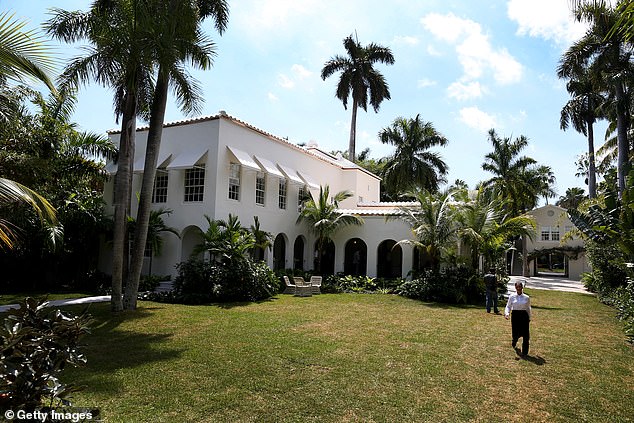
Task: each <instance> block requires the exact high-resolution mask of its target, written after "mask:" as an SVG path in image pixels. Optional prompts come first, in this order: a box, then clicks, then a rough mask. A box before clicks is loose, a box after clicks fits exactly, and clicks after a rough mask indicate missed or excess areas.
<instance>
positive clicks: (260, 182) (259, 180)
mask: <svg viewBox="0 0 634 423" xmlns="http://www.w3.org/2000/svg"><path fill="white" fill-rule="evenodd" d="M265 195H266V176H265V175H264V173H263V172H258V173H257V174H256V175H255V204H260V205H262V206H263V205H264V198H265Z"/></svg>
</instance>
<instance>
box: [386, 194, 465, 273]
mask: <svg viewBox="0 0 634 423" xmlns="http://www.w3.org/2000/svg"><path fill="white" fill-rule="evenodd" d="M453 194H454V192H453V191H445V192H441V193H437V194H432V193H430V192H429V191H427V190H424V189H421V190H418V191H416V192H412V193H410V195H411V196H413V197H414V198H416V201H418V206H417V207H404V206H401V207H399V209H400V214H399V215H398V216H396V217H394V218H395V219H401V220H403V221H405V222H406V223H408V224H409V225H410V226H411V228H412V233H413V235H414V240H402V241H399V244H410V245H413V246H414V247H415V248H420V249H421V250H422V251H423V252H424V253H425V254H426V255H427V257H428V258H429V260H430V262H431V268H432V270H433V271H438V270H439V269H440V263H441V261H442V258H443V256H445V255H446V253H447V252H448V251H449V250H450V249H451V248H452V247H453V246H455V241H456V237H457V233H458V232H457V231H458V226H457V225H456V221H455V211H456V206H455V204H454V198H453Z"/></svg>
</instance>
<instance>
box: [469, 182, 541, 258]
mask: <svg viewBox="0 0 634 423" xmlns="http://www.w3.org/2000/svg"><path fill="white" fill-rule="evenodd" d="M456 220H457V222H458V226H459V229H458V236H459V238H460V239H461V240H462V242H463V243H464V244H465V245H466V246H467V248H469V250H470V258H471V267H472V268H473V269H478V267H479V259H480V256H482V257H483V258H484V263H483V268H484V269H488V268H489V267H491V266H494V265H495V263H496V262H497V261H498V259H499V258H500V255H501V253H503V252H504V251H505V250H506V248H505V247H506V246H507V244H509V240H510V239H512V237H516V236H532V235H533V234H534V231H535V220H534V219H533V218H531V217H529V216H526V215H521V216H516V217H509V216H508V215H506V214H505V213H504V207H503V204H502V201H500V200H499V199H494V198H490V197H489V196H488V195H487V192H486V191H485V190H484V189H482V188H481V189H479V190H477V191H473V192H470V193H469V197H468V200H467V201H466V202H465V203H464V204H462V205H461V206H460V207H459V209H458V213H457V215H456Z"/></svg>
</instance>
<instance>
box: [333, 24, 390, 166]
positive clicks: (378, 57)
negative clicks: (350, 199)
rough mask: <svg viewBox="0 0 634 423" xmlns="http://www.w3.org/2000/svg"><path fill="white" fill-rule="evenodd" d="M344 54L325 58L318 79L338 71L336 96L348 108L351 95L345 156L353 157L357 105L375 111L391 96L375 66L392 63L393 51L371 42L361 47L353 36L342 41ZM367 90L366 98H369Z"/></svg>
mask: <svg viewBox="0 0 634 423" xmlns="http://www.w3.org/2000/svg"><path fill="white" fill-rule="evenodd" d="M343 46H344V48H345V49H346V53H347V56H340V55H336V56H334V57H332V58H331V59H330V60H328V61H327V62H326V63H325V64H324V67H323V68H322V70H321V78H322V79H323V80H326V78H328V77H330V76H331V75H333V74H334V73H336V72H341V76H340V77H339V84H337V91H336V94H335V96H336V97H337V98H338V99H339V100H341V101H342V102H343V107H344V109H346V110H347V109H348V98H349V97H350V96H352V122H351V123H350V143H349V146H348V159H349V160H350V161H351V162H354V160H355V148H356V131H357V108H358V107H361V108H362V109H363V110H365V111H366V112H367V111H368V100H369V101H370V105H371V106H372V107H373V108H374V111H375V112H378V110H379V106H380V105H381V102H383V100H386V99H387V100H389V99H390V90H389V87H388V84H387V82H386V81H385V78H384V77H383V75H382V74H381V73H380V72H378V71H377V70H376V69H374V64H375V63H384V64H387V65H392V64H394V56H393V55H392V51H391V50H390V49H389V48H387V47H382V46H380V45H378V44H374V43H370V44H368V45H367V46H365V47H364V46H362V45H361V44H360V43H359V40H355V39H353V38H352V35H350V36H349V37H346V38H345V39H344V40H343ZM368 93H369V99H368Z"/></svg>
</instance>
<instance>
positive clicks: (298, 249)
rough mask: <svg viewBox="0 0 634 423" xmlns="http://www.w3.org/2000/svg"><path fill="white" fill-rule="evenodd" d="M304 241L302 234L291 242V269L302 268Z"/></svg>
mask: <svg viewBox="0 0 634 423" xmlns="http://www.w3.org/2000/svg"><path fill="white" fill-rule="evenodd" d="M305 244H306V241H305V240H304V237H303V236H302V235H299V236H298V237H297V238H295V243H294V244H293V269H295V270H304V245H305Z"/></svg>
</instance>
